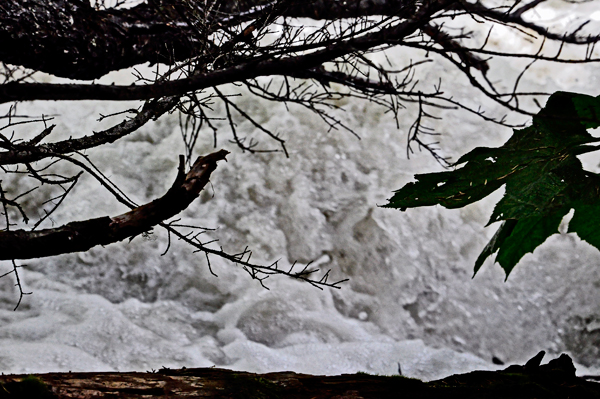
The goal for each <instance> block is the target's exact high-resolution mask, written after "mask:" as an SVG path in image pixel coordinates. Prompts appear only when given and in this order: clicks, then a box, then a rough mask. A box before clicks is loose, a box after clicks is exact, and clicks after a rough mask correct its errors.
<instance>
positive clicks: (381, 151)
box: [0, 10, 600, 379]
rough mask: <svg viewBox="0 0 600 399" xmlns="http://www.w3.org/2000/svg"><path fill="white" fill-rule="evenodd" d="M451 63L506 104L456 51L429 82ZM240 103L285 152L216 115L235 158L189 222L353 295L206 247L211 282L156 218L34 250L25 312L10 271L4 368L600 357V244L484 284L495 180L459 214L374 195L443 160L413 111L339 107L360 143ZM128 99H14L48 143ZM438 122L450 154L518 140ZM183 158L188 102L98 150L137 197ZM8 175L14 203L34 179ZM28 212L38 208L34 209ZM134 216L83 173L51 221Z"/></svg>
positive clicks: (93, 126) (432, 368) (354, 104)
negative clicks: (239, 143)
mask: <svg viewBox="0 0 600 399" xmlns="http://www.w3.org/2000/svg"><path fill="white" fill-rule="evenodd" d="M559 11H560V10H559ZM557 15H560V13H555V14H551V13H546V14H544V15H543V16H542V17H544V16H545V17H546V18H555V19H556V18H558V17H557ZM559 22H560V21H559ZM557 23H558V22H557ZM502 35H504V36H502ZM502 35H501V36H499V37H492V40H495V41H496V43H495V44H496V45H497V46H500V47H502V46H504V45H506V46H508V45H509V44H510V45H513V44H511V43H517V42H518V41H517V39H516V38H515V37H513V36H509V35H508V33H507V32H503V33H502ZM507 43H508V44H507ZM518 43H523V42H522V41H521V42H518ZM522 45H523V46H525V45H527V44H522ZM394 56H395V59H396V60H397V62H399V63H400V62H402V61H403V60H410V59H413V60H418V59H420V58H422V55H421V54H418V53H415V52H408V51H406V50H402V51H401V52H398V53H396V54H395V55H394ZM520 67H521V64H520V63H516V62H506V61H504V62H502V61H497V62H495V64H494V68H497V69H496V70H495V71H493V72H492V76H491V78H492V80H502V81H503V80H506V81H507V82H508V81H509V80H508V78H509V77H514V76H516V75H517V74H518V72H519V68H520ZM597 74H598V67H597V66H579V67H566V66H557V65H547V64H544V65H540V68H538V69H532V71H531V73H529V74H528V75H526V76H525V78H524V82H523V84H524V87H525V88H526V89H528V90H544V91H549V92H551V91H554V90H558V89H561V90H571V91H579V92H585V93H589V94H594V95H598V94H600V93H598V90H597V79H596V75H597ZM438 76H442V77H443V78H444V80H443V86H442V88H443V89H444V90H445V91H446V92H447V93H448V94H452V95H454V96H455V97H456V98H457V99H458V98H460V99H466V101H467V102H469V103H471V104H479V103H481V104H483V105H484V106H486V107H487V109H488V110H489V111H488V113H489V114H493V115H501V114H502V113H503V112H504V111H503V110H501V109H499V108H498V107H496V106H494V104H492V103H491V102H490V101H489V100H487V99H485V98H484V97H483V96H482V95H481V94H480V93H478V92H476V91H474V90H472V89H470V88H469V87H468V84H467V83H466V82H465V81H464V79H463V78H462V77H460V76H459V75H457V74H456V73H455V72H453V71H452V70H451V69H450V67H449V66H447V65H444V64H443V63H440V64H427V65H425V66H424V68H423V70H422V73H421V75H420V77H421V80H422V81H423V82H428V81H431V85H433V84H436V83H437V77H438ZM228 90H230V91H232V90H233V89H231V88H230V89H228ZM235 100H236V101H237V103H238V104H239V105H240V106H241V107H242V108H243V109H245V110H246V111H247V112H248V113H250V114H251V115H253V117H255V118H256V120H258V121H259V122H261V123H263V124H264V125H265V126H267V127H269V128H270V129H272V130H273V131H275V132H281V134H282V136H283V137H284V138H285V139H286V140H287V147H288V149H289V151H290V158H289V159H287V158H285V157H284V156H283V155H282V154H259V155H250V154H247V153H246V154H243V153H241V151H239V150H238V149H236V147H235V146H233V145H232V144H231V143H229V142H228V140H229V139H230V136H229V133H228V131H227V125H226V124H225V123H224V122H219V121H217V122H216V123H218V124H219V125H220V126H221V127H222V128H223V130H222V132H221V133H220V134H219V141H218V145H217V148H226V149H228V150H229V151H231V152H232V153H231V154H230V155H229V156H228V162H227V163H224V162H222V163H220V164H219V167H218V168H217V170H216V171H215V172H214V174H213V177H212V179H211V180H212V187H210V188H209V189H208V190H207V191H206V192H205V193H204V194H203V195H202V196H201V198H200V199H199V200H198V201H196V202H195V203H194V204H193V205H192V206H191V207H190V208H189V209H187V210H186V211H184V212H183V214H182V217H183V218H184V221H185V222H189V223H194V224H197V225H201V226H206V227H210V228H217V230H215V231H211V232H208V233H207V234H206V236H205V239H206V240H209V239H211V238H214V239H217V238H218V239H219V240H220V241H219V244H220V245H222V246H223V247H224V249H225V250H228V251H230V252H238V251H240V250H243V249H244V247H245V246H246V245H247V246H249V248H250V249H252V250H253V251H254V255H253V258H252V259H253V261H256V262H268V263H270V262H272V261H274V260H276V259H281V265H282V266H285V265H289V264H291V263H292V262H294V261H298V262H300V263H301V264H306V263H307V262H309V261H311V260H316V261H317V263H318V264H319V265H320V267H321V268H323V269H332V272H331V273H332V277H333V278H340V279H341V278H349V279H350V281H349V282H347V283H345V284H343V286H342V289H341V290H334V289H325V290H323V291H320V290H317V289H315V288H313V287H310V286H308V285H306V284H301V283H299V282H296V281H293V280H290V279H288V278H285V277H272V278H270V279H268V280H267V281H266V284H267V285H268V287H269V288H270V290H265V289H263V288H261V287H260V285H259V284H257V282H256V281H252V280H251V279H250V278H249V277H248V275H247V274H246V273H245V272H244V271H242V270H240V269H239V268H236V267H235V266H233V265H231V264H228V263H227V262H224V261H222V260H220V259H217V258H212V260H211V263H212V267H213V270H214V272H215V273H216V274H217V275H218V278H217V277H214V276H213V275H211V273H210V272H209V270H208V268H207V264H206V260H205V258H204V256H203V255H201V254H194V253H193V251H192V249H191V248H189V247H187V246H185V245H182V244H181V243H179V242H173V243H172V247H171V249H170V251H169V252H168V253H167V254H166V255H165V256H161V253H162V252H163V251H164V249H165V248H166V235H165V234H164V233H163V232H162V231H160V230H158V229H157V230H156V232H155V234H154V236H153V237H152V238H151V239H149V240H148V239H143V238H141V237H138V238H136V239H134V240H133V241H132V242H131V243H127V242H125V243H118V244H113V245H110V246H108V247H106V248H102V247H99V248H94V249H93V250H91V251H89V252H88V253H82V254H69V255H63V256H58V257H54V258H49V259H40V260H32V261H27V262H22V263H23V264H26V265H28V267H27V268H26V269H23V270H22V271H21V276H22V279H23V281H24V284H25V288H26V290H28V291H32V292H33V294H32V295H30V296H27V297H25V298H24V301H23V303H22V304H21V307H20V308H19V309H18V310H17V311H16V312H13V311H12V308H13V307H14V305H15V303H16V300H17V296H16V294H15V292H14V290H13V287H12V285H13V283H14V281H12V280H11V279H10V278H4V279H2V280H1V281H0V284H1V285H2V290H1V291H0V295H1V297H0V304H1V309H0V371H2V372H4V373H23V372H50V371H67V370H72V371H92V370H122V371H125V370H138V371H145V370H151V369H158V368H160V367H163V366H164V367H183V366H185V367H210V366H213V365H216V366H219V367H227V368H231V369H240V370H248V371H255V372H267V371H282V370H292V371H298V372H305V373H313V374H339V373H349V372H356V371H366V372H369V373H380V374H395V373H397V372H398V363H400V365H401V367H402V372H403V374H404V375H407V376H411V377H418V378H425V379H434V378H441V377H444V376H446V375H449V374H452V373H457V372H466V371H470V370H473V369H496V368H499V367H501V366H495V365H493V364H492V363H491V359H492V357H493V356H496V357H498V358H500V359H502V360H504V361H505V362H507V363H512V362H523V361H525V360H527V359H528V358H530V357H532V356H533V355H535V354H536V353H537V352H538V351H539V350H546V351H549V352H550V353H551V354H558V353H560V352H567V353H569V354H571V356H572V357H573V358H574V359H575V360H576V361H577V362H578V363H579V367H578V371H579V372H580V373H583V374H584V373H588V372H592V371H594V367H598V366H600V363H599V361H598V357H599V354H600V349H599V343H600V311H599V310H600V296H599V295H598V290H599V288H600V268H599V267H598V266H599V264H600V253H598V251H597V250H595V249H593V248H592V247H590V246H589V245H587V244H586V243H583V242H581V241H580V240H579V239H577V238H576V237H575V236H572V235H566V234H564V235H560V236H555V237H552V238H551V239H550V240H548V242H546V243H545V244H544V245H543V246H542V247H541V248H539V249H537V250H536V251H535V253H534V254H529V255H527V256H526V257H525V258H524V259H523V261H522V262H521V263H520V264H519V265H518V266H517V268H516V269H515V270H514V271H513V273H512V274H511V276H510V278H509V279H508V281H507V282H504V273H503V272H502V270H501V269H500V268H499V266H497V265H492V263H491V262H490V261H488V262H487V263H486V264H485V266H484V267H483V269H482V270H481V271H480V273H479V274H478V275H477V277H475V278H474V279H471V276H472V267H473V264H474V262H475V259H476V257H477V256H478V254H479V252H480V251H481V250H482V248H483V247H484V245H485V244H486V243H487V241H488V240H489V238H490V237H491V235H492V234H493V233H494V231H495V229H496V227H495V226H492V227H490V228H488V229H484V228H483V226H484V225H485V223H486V222H487V218H488V217H489V214H490V213H491V211H492V208H493V205H494V203H495V201H496V200H497V199H498V198H499V196H498V195H499V193H498V194H497V195H496V196H495V198H491V199H486V200H484V201H481V202H480V203H477V204H474V205H472V206H469V207H467V208H464V209H460V210H446V209H443V208H440V207H430V208H421V209H411V210H409V211H407V212H399V211H396V210H391V209H381V208H378V207H377V205H381V204H384V203H385V200H386V199H387V198H389V197H390V196H391V194H392V191H393V190H395V189H398V188H400V187H401V186H402V185H404V184H405V183H407V182H409V181H411V180H412V178H413V175H414V174H415V173H425V172H430V171H438V170H440V167H439V165H437V164H436V162H435V161H434V160H433V159H432V158H431V157H430V156H429V155H427V154H426V153H418V152H417V153H416V154H414V155H413V156H412V157H411V159H410V160H409V159H407V157H406V147H405V146H406V134H407V131H408V128H409V127H410V125H411V124H412V122H413V118H414V117H415V115H416V114H415V109H414V108H412V107H409V108H408V110H407V111H405V112H403V113H402V114H401V120H400V123H401V126H400V128H399V129H398V128H397V127H396V125H395V122H394V121H393V120H392V119H391V118H390V117H389V116H388V115H385V114H383V112H382V110H381V109H379V108H377V107H375V106H374V105H372V104H368V103H365V102H361V101H356V100H345V101H346V102H345V103H344V104H343V105H344V109H345V112H338V113H337V115H338V116H339V117H341V118H343V120H344V122H345V123H346V124H348V125H350V126H352V127H353V128H354V130H355V131H356V132H357V133H358V134H359V135H360V137H361V140H357V139H356V138H355V137H354V136H353V135H351V134H349V133H347V132H343V131H332V132H327V127H326V126H325V125H324V124H323V123H321V122H320V121H319V120H317V118H316V117H315V116H314V115H313V114H311V113H309V112H308V111H306V110H303V109H301V108H297V107H293V106H291V107H290V110H289V111H288V110H286V108H285V106H283V105H282V104H274V103H267V102H265V101H261V100H257V99H256V98H253V97H250V96H247V95H244V96H243V97H241V98H235ZM126 107H127V105H124V104H115V103H99V102H80V103H62V104H61V103H49V102H44V103H31V104H22V105H21V107H20V111H21V112H23V113H24V112H30V113H35V114H41V113H44V114H59V115H60V116H58V117H57V119H56V122H57V123H58V127H57V128H56V129H55V132H56V133H55V134H53V136H50V138H52V137H54V139H55V140H56V139H58V138H59V137H68V136H74V137H75V136H79V135H82V134H89V133H90V132H91V131H92V130H96V131H97V130H100V129H101V128H102V126H105V127H106V126H107V122H106V121H105V122H103V123H97V122H96V119H97V118H98V116H99V114H100V113H102V114H108V113H111V112H116V111H119V110H121V109H124V108H126ZM216 107H217V108H218V107H219V105H216ZM436 115H438V116H443V119H442V120H440V121H437V122H435V123H430V126H432V127H435V128H436V129H437V130H438V131H440V132H444V135H443V136H442V137H441V148H442V149H443V153H444V154H445V155H450V156H452V157H453V158H454V159H456V158H457V157H458V156H459V155H460V154H462V153H464V152H466V151H468V150H470V149H472V148H473V147H475V146H480V145H486V146H496V145H500V144H501V143H502V142H503V141H504V140H506V138H508V137H509V136H510V134H511V132H510V129H507V128H503V127H498V126H495V125H492V124H489V123H486V122H483V121H482V120H481V119H478V118H477V117H474V116H472V115H468V114H465V113H456V112H437V113H436ZM119 118H121V117H117V118H113V119H112V120H110V121H108V123H115V122H118V121H120V119H119ZM238 122H239V123H238V131H240V132H243V134H250V135H253V136H254V137H256V138H259V139H260V140H261V142H262V143H264V144H269V142H268V139H267V138H266V137H263V136H261V135H260V132H258V131H256V129H255V128H254V127H253V126H252V125H251V124H249V123H248V122H244V121H243V120H241V119H240V120H239V121H238ZM274 145H275V143H273V144H272V146H274ZM211 151H214V147H213V141H212V132H209V131H206V132H205V134H204V136H202V138H201V140H200V142H199V144H198V146H197V154H198V155H199V154H205V153H208V152H211ZM180 153H183V145H182V143H181V139H180V131H179V125H178V119H177V116H176V115H171V116H166V117H163V118H162V119H160V120H159V121H157V122H155V123H152V124H150V125H149V126H147V127H144V128H143V129H141V130H140V131H139V132H137V133H134V134H132V135H130V136H128V137H126V138H125V139H123V140H120V141H119V142H117V143H114V144H112V145H110V146H106V147H104V148H101V149H97V150H92V151H89V155H90V156H91V158H92V159H93V160H94V162H96V164H97V165H98V166H99V167H100V168H101V169H102V171H103V172H104V173H105V174H107V175H108V176H110V177H111V178H112V179H113V180H114V181H115V182H116V183H117V184H119V185H120V187H121V188H123V189H125V191H126V192H127V193H130V194H131V196H132V197H133V199H134V200H136V201H137V202H138V203H142V202H145V201H149V200H151V199H153V198H156V197H158V196H160V195H162V194H164V192H165V191H166V189H168V187H169V186H170V184H171V181H172V179H173V178H174V176H175V173H176V169H177V155H178V154H180ZM588 163H589V164H590V166H591V167H595V166H596V165H597V161H594V160H590V161H588ZM3 179H4V182H3V188H4V189H5V190H8V191H9V196H13V195H14V194H17V193H20V192H22V191H24V190H25V189H26V188H27V187H28V186H26V184H23V183H19V182H18V181H16V180H14V179H13V178H10V177H7V178H5V177H4V176H3ZM52 190H53V189H52V188H49V187H47V186H43V187H42V188H40V189H39V190H38V192H37V194H36V195H37V199H38V200H40V201H41V200H45V199H47V198H49V197H50V196H51V194H52V193H55V194H56V192H54V191H52ZM25 205H26V206H27V209H28V210H29V211H30V212H33V213H32V214H33V215H35V214H36V213H35V212H36V211H35V209H36V204H34V203H33V202H32V203H26V204H25ZM123 211H125V208H124V207H123V206H122V205H120V204H118V203H117V202H116V201H115V200H113V199H111V197H110V195H108V194H106V193H105V192H104V191H103V190H102V189H101V188H100V187H99V186H98V184H97V183H96V182H95V181H93V180H92V179H89V178H85V179H84V180H83V181H82V182H81V183H80V184H79V185H78V186H77V187H76V188H75V190H74V193H73V194H72V195H71V196H69V197H68V198H67V200H66V201H65V205H64V206H63V208H62V209H61V213H60V214H57V215H56V216H55V217H54V222H55V223H56V224H61V223H65V222H67V221H70V220H84V219H87V218H90V217H96V216H101V215H117V214H119V213H121V212H123ZM48 226H50V223H48ZM1 266H2V267H3V270H9V267H10V266H9V264H8V263H2V264H1ZM547 360H548V359H547ZM585 366H589V367H592V369H587V368H586V367H585Z"/></svg>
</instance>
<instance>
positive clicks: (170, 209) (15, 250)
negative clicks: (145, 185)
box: [0, 150, 228, 260]
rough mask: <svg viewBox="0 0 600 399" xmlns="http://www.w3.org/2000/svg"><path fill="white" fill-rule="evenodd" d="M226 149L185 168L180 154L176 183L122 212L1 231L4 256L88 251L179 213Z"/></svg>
mask: <svg viewBox="0 0 600 399" xmlns="http://www.w3.org/2000/svg"><path fill="white" fill-rule="evenodd" d="M227 154H228V152H227V151H225V150H220V151H218V152H215V153H212V154H209V155H207V156H204V157H199V158H198V159H197V160H196V162H195V163H194V165H193V166H192V168H191V169H190V171H189V172H188V173H187V174H186V173H185V172H184V166H183V157H180V165H179V172H178V174H177V178H176V179H175V183H173V185H172V187H171V188H170V189H169V191H168V192H167V193H166V194H165V195H164V196H163V197H161V198H159V199H156V200H154V201H152V202H150V203H148V204H145V205H142V206H139V207H137V208H135V209H133V210H131V211H129V212H127V213H124V214H122V215H119V216H115V217H112V218H111V217H109V216H104V217H100V218H96V219H90V220H86V221H81V222H71V223H68V224H66V225H64V226H61V227H57V228H53V229H45V230H39V231H26V230H15V231H3V232H0V259H2V260H9V259H31V258H41V257H45V256H53V255H58V254H63V253H69V252H79V251H87V250H89V249H90V248H92V247H94V246H96V245H107V244H111V243H114V242H118V241H122V240H124V239H126V238H129V237H135V236H136V235H138V234H142V233H144V232H146V231H148V230H150V229H151V228H152V227H153V226H156V225H157V224H159V223H161V222H163V221H164V220H167V219H169V218H171V217H173V216H175V215H177V214H178V213H179V212H181V211H182V210H184V209H186V208H187V207H188V206H189V205H190V204H191V203H192V201H193V200H194V199H195V198H197V197H198V195H199V194H200V191H201V190H202V189H203V188H204V186H205V185H206V184H207V183H208V181H209V179H210V175H211V173H212V172H213V171H214V170H215V169H216V167H217V161H220V160H223V159H225V156H226V155H227Z"/></svg>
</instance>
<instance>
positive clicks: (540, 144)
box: [384, 92, 600, 278]
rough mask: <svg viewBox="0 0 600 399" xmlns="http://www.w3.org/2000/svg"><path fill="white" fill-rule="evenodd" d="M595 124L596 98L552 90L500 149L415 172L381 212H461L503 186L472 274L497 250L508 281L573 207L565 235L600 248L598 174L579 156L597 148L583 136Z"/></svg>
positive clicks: (598, 118)
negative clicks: (438, 208) (493, 228)
mask: <svg viewBox="0 0 600 399" xmlns="http://www.w3.org/2000/svg"><path fill="white" fill-rule="evenodd" d="M598 126H600V96H598V97H591V96H587V95H583V94H576V93H566V92H557V93H554V94H553V95H552V96H551V97H550V98H549V99H548V103H547V104H546V106H545V107H544V108H543V109H542V110H540V112H539V113H538V114H537V115H536V116H534V117H533V123H532V125H531V126H529V127H527V128H524V129H520V130H514V133H513V136H512V137H511V138H510V139H509V140H508V141H507V142H506V143H504V145H502V146H501V147H498V148H487V147H478V148H475V149H474V150H473V151H471V152H469V153H468V154H466V155H463V156H462V157H461V158H460V159H459V160H458V161H457V163H456V164H455V165H454V166H455V169H454V170H452V171H446V172H440V173H429V174H422V175H416V176H415V178H416V182H413V183H408V184H407V185H405V186H404V187H402V188H401V189H400V190H398V191H396V192H395V194H394V196H393V197H392V198H390V200H389V203H388V204H386V205H384V207H388V208H399V209H401V210H406V209H407V208H414V207H418V206H429V205H437V204H439V205H442V206H444V207H446V208H460V207H463V206H466V205H468V204H471V203H473V202H475V201H478V200H480V199H482V198H484V197H486V196H488V195H489V194H491V193H492V192H494V191H496V190H497V189H498V188H500V187H502V186H503V185H505V187H506V189H505V194H504V196H503V198H502V199H501V200H500V201H499V202H498V203H497V204H496V206H495V208H494V211H493V212H492V215H491V217H490V220H489V222H488V224H487V225H490V224H491V223H494V222H498V221H502V225H501V226H500V228H499V229H498V231H497V232H496V234H495V235H494V237H493V238H492V240H491V241H490V242H489V243H488V244H487V245H486V247H485V248H484V249H483V251H482V253H481V254H480V255H479V257H478V258H477V261H476V262H475V273H477V271H478V270H479V268H480V267H481V266H482V264H483V262H484V261H485V259H487V258H488V257H489V256H491V255H492V254H494V253H496V252H498V255H497V256H496V262H498V263H499V264H500V265H501V266H502V268H503V269H504V270H505V272H506V276H507V278H508V275H509V274H510V272H511V271H512V270H513V268H514V267H515V266H516V264H517V263H518V262H519V261H520V259H521V258H522V257H523V256H524V255H525V254H527V253H528V252H533V251H534V250H535V248H537V247H538V246H539V245H541V244H542V243H543V242H544V241H545V240H546V239H547V238H548V237H549V236H551V235H552V234H555V233H558V226H559V224H560V222H561V220H562V218H563V217H564V216H565V215H566V214H567V213H568V212H569V210H570V209H575V213H574V216H573V219H572V221H571V222H570V224H569V232H574V233H577V234H578V235H579V237H581V239H583V240H585V241H587V242H588V243H590V244H591V245H594V246H595V247H597V248H599V249H600V228H599V227H600V175H597V174H595V173H592V172H589V171H586V170H584V169H583V166H582V165H581V162H580V161H579V159H577V155H580V154H583V153H586V152H590V151H596V150H597V149H599V148H598V147H596V146H593V145H590V144H592V143H595V142H598V141H600V139H597V138H594V137H593V136H592V135H591V134H589V133H588V132H587V129H590V128H596V127H598ZM459 165H460V167H459Z"/></svg>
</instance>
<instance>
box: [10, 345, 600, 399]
mask: <svg viewBox="0 0 600 399" xmlns="http://www.w3.org/2000/svg"><path fill="white" fill-rule="evenodd" d="M542 357H543V352H540V354H538V355H537V356H536V357H534V358H533V359H531V360H530V361H529V362H527V363H526V364H525V365H523V366H519V365H513V366H509V367H508V368H506V369H504V370H499V371H474V372H471V373H467V374H459V375H452V376H450V377H447V378H444V379H441V380H436V381H431V382H423V381H420V380H416V379H412V378H406V377H403V376H377V375H369V374H366V373H357V374H342V375H339V376H315V375H307V374H297V373H293V372H277V373H267V374H254V373H247V372H240V371H232V370H225V369H219V368H190V369H187V368H182V369H168V368H163V369H161V370H158V371H152V372H146V373H140V372H127V373H118V372H102V373H48V374H38V375H35V376H32V375H29V376H25V375H2V376H0V398H2V399H5V398H6V399H9V398H10V399H13V398H19V399H24V398H27V399H50V398H56V399H62V398H165V399H166V398H171V399H173V398H190V397H194V398H236V399H237V398H240V399H246V398H247V399H252V398H259V399H275V398H293V399H304V398H306V399H309V398H310V399H321V398H323V399H325V398H327V399H360V398H365V399H367V398H378V399H385V398H423V399H434V398H444V399H446V398H600V384H598V383H595V382H590V381H587V380H586V379H584V378H580V377H576V376H575V367H574V366H573V362H572V361H571V358H569V356H567V355H561V356H560V357H559V358H558V359H554V360H552V361H550V363H548V364H546V365H540V362H541V360H542Z"/></svg>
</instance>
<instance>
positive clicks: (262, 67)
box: [0, 1, 448, 103]
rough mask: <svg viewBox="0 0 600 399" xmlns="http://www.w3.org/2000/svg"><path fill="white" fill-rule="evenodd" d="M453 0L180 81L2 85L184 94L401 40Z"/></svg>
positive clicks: (8, 89)
mask: <svg viewBox="0 0 600 399" xmlns="http://www.w3.org/2000/svg"><path fill="white" fill-rule="evenodd" d="M447 3H448V1H439V2H436V3H435V4H433V5H431V6H430V7H427V8H425V7H424V8H423V10H421V12H420V13H419V14H418V15H417V16H415V18H414V19H411V20H407V21H404V22H399V23H397V24H395V25H392V26H390V27H388V28H383V29H381V30H379V31H376V32H372V33H369V34H366V35H364V36H362V37H358V38H353V39H350V40H347V41H342V42H337V43H334V44H331V45H329V46H327V47H326V48H323V49H320V50H316V51H313V52H312V53H309V54H303V55H297V56H289V57H286V58H271V57H256V58H254V59H250V60H246V61H244V62H241V63H239V64H237V65H235V66H232V67H229V68H224V69H219V70H215V71H212V72H206V73H198V74H196V75H194V76H191V77H188V78H183V79H178V80H175V81H159V82H156V83H154V84H147V85H130V86H120V85H96V84H95V85H87V84H52V83H7V84H5V85H1V86H0V103H6V102H12V101H27V100H112V101H125V100H146V99H151V98H158V97H167V96H181V95H183V94H185V93H188V92H191V91H196V90H202V89H205V88H208V87H213V86H219V85H223V84H226V83H233V82H240V81H244V80H248V79H253V78H257V77H259V76H274V75H293V74H294V72H297V71H304V70H307V69H311V68H315V67H318V66H319V65H321V64H323V63H325V62H328V61H332V60H334V59H336V58H339V57H342V56H344V55H347V54H351V53H353V52H357V51H358V52H360V51H366V50H369V49H371V48H373V47H376V46H381V45H384V44H388V43H397V42H398V41H401V40H402V39H404V38H406V37H407V36H409V35H411V34H413V33H415V32H416V31H417V30H418V29H420V28H422V27H423V26H424V25H425V24H427V22H428V21H429V19H430V17H431V16H432V15H433V14H434V13H435V12H437V11H439V10H441V9H443V7H444V6H445V5H446V4H447Z"/></svg>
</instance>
